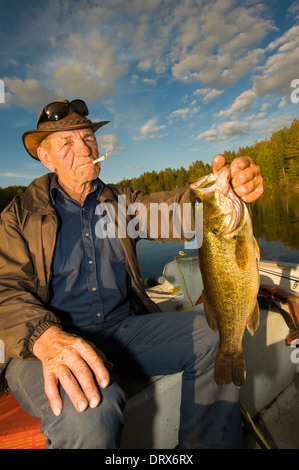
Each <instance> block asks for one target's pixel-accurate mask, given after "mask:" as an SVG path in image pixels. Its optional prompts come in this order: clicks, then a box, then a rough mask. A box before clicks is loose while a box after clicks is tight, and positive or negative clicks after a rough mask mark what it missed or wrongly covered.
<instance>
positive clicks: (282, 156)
mask: <svg viewBox="0 0 299 470" xmlns="http://www.w3.org/2000/svg"><path fill="white" fill-rule="evenodd" d="M222 154H223V155H224V156H225V158H226V161H228V162H231V161H232V160H233V159H234V158H235V157H238V156H245V155H246V156H249V157H251V158H252V159H253V161H254V162H255V163H256V164H257V165H259V167H260V168H261V172H262V175H263V178H264V185H265V188H267V189H270V190H271V189H272V190H274V189H276V190H277V188H281V189H291V188H295V187H297V188H299V121H298V119H294V121H293V122H292V124H291V126H290V127H289V128H287V127H284V128H283V129H280V130H279V131H276V132H274V133H273V134H272V135H271V137H270V138H269V139H265V140H262V141H261V142H256V143H255V144H253V145H251V146H249V147H239V149H238V151H237V152H236V151H235V150H233V151H227V150H224V151H223V152H222ZM211 171H212V167H211V165H209V164H208V163H203V162H202V161H201V160H197V161H195V162H193V163H192V164H191V165H190V166H189V168H187V169H186V168H184V167H182V166H181V167H180V168H178V169H172V168H166V169H165V170H162V171H160V172H159V173H157V172H156V171H152V172H146V173H143V174H142V175H140V176H139V177H137V178H132V179H123V180H122V181H120V182H119V183H118V184H121V185H125V186H131V188H133V189H141V190H142V191H144V192H145V193H147V194H150V193H152V192H155V191H165V190H171V189H174V188H176V187H187V186H188V181H192V180H194V179H196V178H200V177H201V176H204V175H207V174H209V173H211Z"/></svg>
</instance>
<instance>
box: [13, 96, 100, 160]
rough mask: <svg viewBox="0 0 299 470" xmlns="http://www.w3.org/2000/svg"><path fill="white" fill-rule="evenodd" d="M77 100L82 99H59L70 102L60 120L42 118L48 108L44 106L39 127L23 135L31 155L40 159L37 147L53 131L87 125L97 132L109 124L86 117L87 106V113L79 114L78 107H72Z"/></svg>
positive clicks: (79, 127)
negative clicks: (70, 100) (66, 111)
mask: <svg viewBox="0 0 299 470" xmlns="http://www.w3.org/2000/svg"><path fill="white" fill-rule="evenodd" d="M76 101H81V100H74V102H71V103H69V101H68V100H58V101H57V103H60V102H61V103H67V104H69V106H68V114H67V116H65V117H63V118H62V119H58V120H42V119H41V118H42V116H43V115H44V114H45V109H46V108H47V106H46V107H45V108H43V110H42V111H41V112H40V113H39V116H38V125H37V129H35V130H32V131H27V132H25V133H24V134H23V136H22V140H23V144H24V146H25V149H26V150H27V152H28V153H29V155H30V156H31V157H33V158H35V159H36V160H39V158H38V156H37V148H38V147H39V145H40V143H41V141H42V140H43V139H45V138H46V137H47V136H48V135H49V134H52V133H53V132H59V131H72V130H75V129H83V128H86V127H89V128H91V129H92V130H93V132H95V131H97V130H98V129H99V128H100V127H102V126H104V125H105V124H108V122H109V121H100V122H92V121H90V120H89V119H87V118H86V114H88V109H87V107H86V110H87V113H85V115H81V114H78V113H77V112H76V111H77V110H75V109H76V108H75V106H74V107H72V103H75V102H76ZM82 103H84V102H82ZM50 104H52V103H50ZM84 104H85V103H84ZM48 106H49V105H48ZM85 106H86V105H85ZM40 121H41V122H40Z"/></svg>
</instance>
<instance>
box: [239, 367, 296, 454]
mask: <svg viewBox="0 0 299 470" xmlns="http://www.w3.org/2000/svg"><path fill="white" fill-rule="evenodd" d="M253 421H254V424H255V426H256V429H257V430H258V433H259V434H260V435H261V436H262V437H263V439H264V440H265V441H266V443H267V444H268V446H269V448H270V449H299V426H298V422H299V374H296V375H295V379H294V381H293V382H292V383H291V384H290V385H289V386H288V387H287V388H286V389H285V390H283V391H282V392H281V393H280V394H279V395H278V397H276V399H275V400H274V401H273V402H272V403H270V404H269V405H268V406H267V407H266V408H265V409H263V410H262V411H261V412H260V413H259V414H258V415H256V416H255V417H254V420H253ZM244 447H245V449H261V446H260V445H259V444H258V443H257V441H256V440H255V438H254V437H253V436H252V435H251V434H250V433H249V431H248V430H247V428H246V426H245V427H244Z"/></svg>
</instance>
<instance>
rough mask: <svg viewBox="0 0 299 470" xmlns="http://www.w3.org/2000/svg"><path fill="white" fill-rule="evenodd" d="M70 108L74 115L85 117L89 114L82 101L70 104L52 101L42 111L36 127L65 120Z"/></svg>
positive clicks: (74, 101)
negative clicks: (46, 122)
mask: <svg viewBox="0 0 299 470" xmlns="http://www.w3.org/2000/svg"><path fill="white" fill-rule="evenodd" d="M70 108H71V109H72V110H73V111H74V112H75V113H77V114H80V116H87V115H88V114H89V111H88V107H87V105H86V103H85V102H84V101H83V100H73V101H71V102H69V101H67V102H64V101H54V102H53V103H49V104H47V106H45V107H44V109H43V110H42V112H41V114H40V116H39V119H38V121H37V127H38V126H39V125H40V123H42V122H45V121H60V119H63V118H65V117H66V116H67V115H68V114H69V109H70Z"/></svg>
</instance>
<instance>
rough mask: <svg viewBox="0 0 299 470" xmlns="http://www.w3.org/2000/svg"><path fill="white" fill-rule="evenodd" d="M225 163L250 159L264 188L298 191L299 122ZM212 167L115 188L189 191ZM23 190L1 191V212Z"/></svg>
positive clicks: (198, 165)
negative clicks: (182, 189)
mask: <svg viewBox="0 0 299 470" xmlns="http://www.w3.org/2000/svg"><path fill="white" fill-rule="evenodd" d="M223 155H224V156H225V158H226V160H227V161H228V162H231V161H232V160H233V159H234V158H235V157H238V156H244V155H246V156H250V157H251V158H252V159H253V161H254V162H255V163H256V164H257V165H259V167H260V168H261V172H262V175H263V178H264V185H265V188H266V189H268V190H277V189H291V188H297V189H299V120H298V119H294V120H293V122H292V124H291V126H290V127H284V128H283V129H280V130H278V131H276V132H274V133H273V134H272V135H271V137H270V138H268V139H265V140H262V141H261V142H256V143H255V144H253V145H251V146H248V147H239V149H238V150H237V151H235V150H233V151H227V150H224V151H223ZM211 171H212V166H211V165H209V164H208V163H203V162H202V161H201V160H196V161H195V162H193V163H192V164H191V165H189V167H188V168H184V167H183V166H181V167H180V168H178V169H173V168H166V169H165V170H161V171H160V172H156V171H152V172H145V173H143V174H142V175H140V176H138V177H137V178H131V179H123V180H122V181H120V182H119V183H118V184H120V185H126V186H131V188H133V189H140V190H142V191H144V192H145V193H146V194H150V193H153V192H155V191H169V190H172V189H174V188H176V187H188V182H189V181H193V180H195V179H197V178H200V177H201V176H204V175H207V174H209V173H211ZM25 189H26V186H16V185H14V186H8V187H7V188H1V187H0V211H2V210H3V209H4V207H5V206H6V205H7V204H8V203H9V202H10V201H11V200H12V199H13V198H14V196H16V195H17V194H20V193H22V192H24V191H25Z"/></svg>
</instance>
